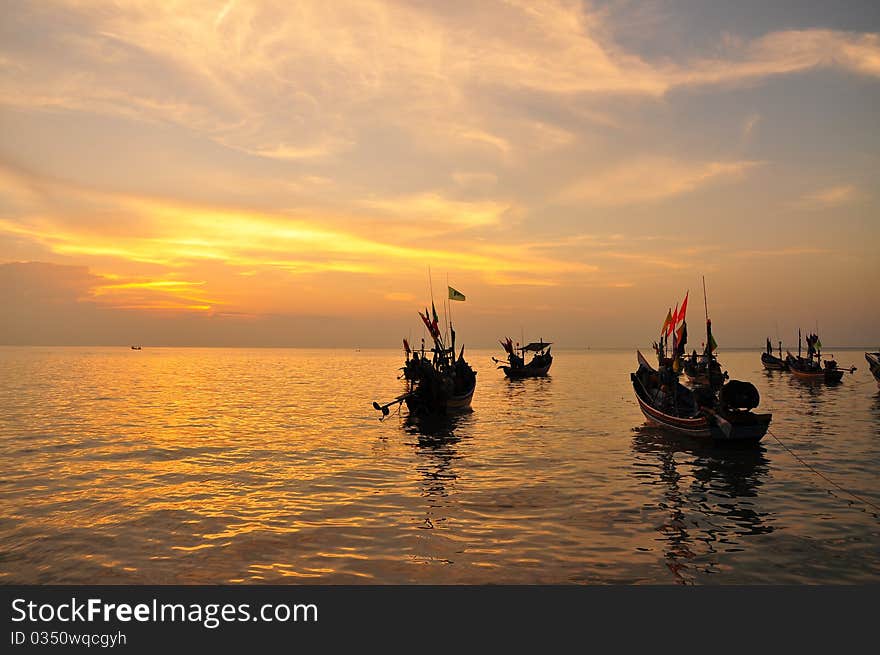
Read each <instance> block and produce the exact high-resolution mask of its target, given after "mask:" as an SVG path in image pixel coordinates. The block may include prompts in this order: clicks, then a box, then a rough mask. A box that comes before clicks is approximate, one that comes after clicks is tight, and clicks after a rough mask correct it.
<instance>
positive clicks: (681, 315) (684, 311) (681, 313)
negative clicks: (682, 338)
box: [678, 291, 691, 321]
mask: <svg viewBox="0 0 880 655" xmlns="http://www.w3.org/2000/svg"><path fill="white" fill-rule="evenodd" d="M690 293H691V292H690V291H688V292H687V293H685V294H684V302H682V303H681V309H680V310H679V311H678V320H679V321H684V317H685V316H686V315H687V311H688V296H689V295H690Z"/></svg>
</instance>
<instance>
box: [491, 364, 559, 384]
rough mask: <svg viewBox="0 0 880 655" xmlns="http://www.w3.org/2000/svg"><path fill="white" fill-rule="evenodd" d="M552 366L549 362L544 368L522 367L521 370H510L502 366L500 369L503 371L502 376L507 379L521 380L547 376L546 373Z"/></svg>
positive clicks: (508, 367)
mask: <svg viewBox="0 0 880 655" xmlns="http://www.w3.org/2000/svg"><path fill="white" fill-rule="evenodd" d="M552 365H553V362H552V361H551V362H550V363H549V364H547V365H546V366H540V367H537V366H523V367H522V368H511V367H510V366H502V367H501V369H502V370H503V371H504V375H506V376H507V377H509V378H510V379H512V380H518V379H521V378H542V377H544V376H545V375H547V372H548V371H549V370H550V367H551V366H552Z"/></svg>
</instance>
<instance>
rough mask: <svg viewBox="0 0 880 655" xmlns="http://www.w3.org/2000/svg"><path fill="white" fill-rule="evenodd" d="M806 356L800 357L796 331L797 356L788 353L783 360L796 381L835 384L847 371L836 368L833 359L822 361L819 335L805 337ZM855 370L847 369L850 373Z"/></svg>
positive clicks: (799, 339)
mask: <svg viewBox="0 0 880 655" xmlns="http://www.w3.org/2000/svg"><path fill="white" fill-rule="evenodd" d="M806 341H807V356H806V357H801V332H800V330H798V356H797V357H795V356H794V355H792V354H791V353H790V352H788V353H787V356H786V358H785V362H786V364H788V369H789V370H790V371H791V374H792V375H793V376H794V377H796V378H797V379H798V380H803V381H805V382H824V383H826V384H837V383H838V382H840V381H841V380H842V379H843V374H844V373H845V372H846V370H847V369H842V368H839V367H838V366H837V362H836V361H835V360H833V359H825V360H824V361H823V359H822V342H821V341H820V340H819V335H817V334H810V335H808V336H807V339H806ZM855 370H856V368H855V366H853V367H851V368H850V369H849V372H850V373H852V372H854V371H855Z"/></svg>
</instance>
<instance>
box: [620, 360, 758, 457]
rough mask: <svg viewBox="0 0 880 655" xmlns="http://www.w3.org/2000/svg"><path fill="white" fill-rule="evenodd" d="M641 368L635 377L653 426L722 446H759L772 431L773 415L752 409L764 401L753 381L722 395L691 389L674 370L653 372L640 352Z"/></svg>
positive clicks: (642, 406) (641, 403)
mask: <svg viewBox="0 0 880 655" xmlns="http://www.w3.org/2000/svg"><path fill="white" fill-rule="evenodd" d="M637 357H638V362H639V368H638V369H637V370H636V372H635V373H631V374H630V379H631V380H632V385H633V391H634V392H635V395H636V400H637V401H638V403H639V408H640V409H641V410H642V414H644V416H645V419H646V420H647V421H648V422H649V423H650V424H653V425H657V426H659V427H661V428H665V429H668V430H672V431H674V432H677V433H679V434H684V435H687V436H689V437H695V438H698V439H712V440H714V441H717V442H728V443H733V442H737V443H743V442H746V443H747V442H758V441H760V440H761V438H762V437H763V436H764V435H765V434H766V433H767V430H768V428H769V427H770V421H771V419H772V418H773V417H772V414H755V413H754V412H752V411H751V410H752V409H754V408H756V407H757V406H758V404H759V402H760V396H759V394H758V390H757V389H756V388H755V386H754V385H752V384H751V383H749V382H741V381H739V380H730V381H729V382H727V383H726V384H724V385H723V386H722V387H721V388H720V389H719V390H718V391H714V390H713V389H712V388H711V387H697V388H696V389H688V388H687V387H685V386H684V385H682V384H680V383H679V382H678V380H677V376H676V374H675V373H674V371H672V370H671V369H670V368H669V367H661V368H660V370H656V369H654V368H653V367H652V366H651V365H650V364H648V362H647V360H646V359H645V358H644V357H643V356H642V353H641V352H638V353H637Z"/></svg>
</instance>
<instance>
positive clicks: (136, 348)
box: [131, 346, 141, 350]
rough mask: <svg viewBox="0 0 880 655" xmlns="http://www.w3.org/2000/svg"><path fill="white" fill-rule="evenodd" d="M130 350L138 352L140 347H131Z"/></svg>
mask: <svg viewBox="0 0 880 655" xmlns="http://www.w3.org/2000/svg"><path fill="white" fill-rule="evenodd" d="M131 349H132V350H140V349H141V347H140V346H132V347H131Z"/></svg>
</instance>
